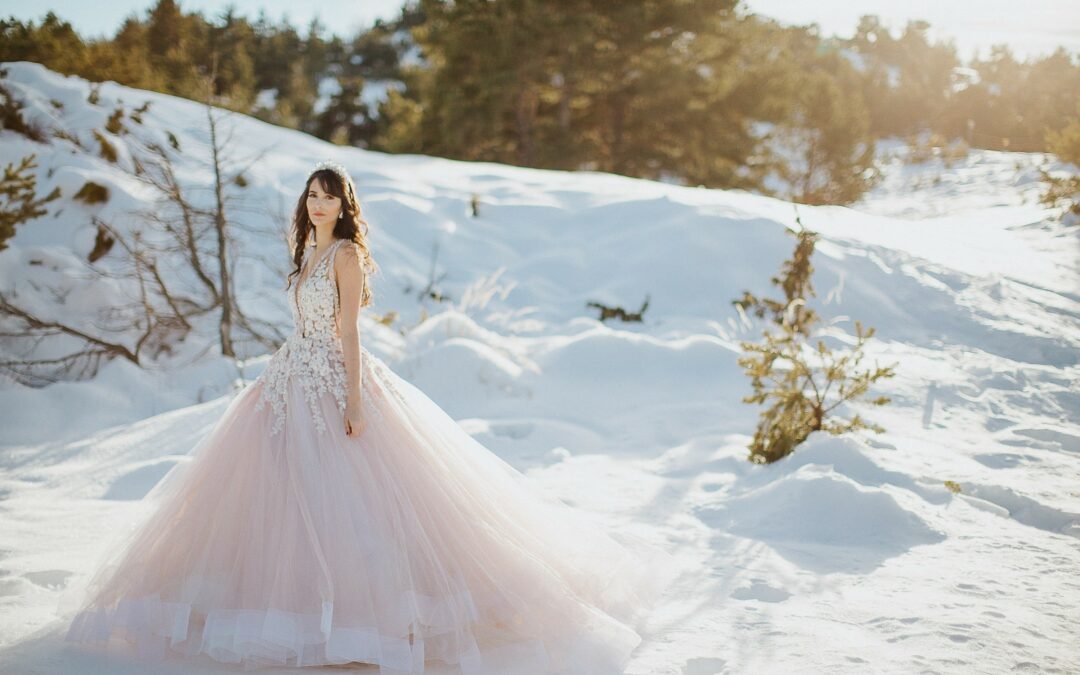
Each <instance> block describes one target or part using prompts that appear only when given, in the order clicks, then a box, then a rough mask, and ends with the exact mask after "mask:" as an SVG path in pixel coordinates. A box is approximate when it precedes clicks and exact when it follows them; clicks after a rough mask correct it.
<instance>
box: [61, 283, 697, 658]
mask: <svg viewBox="0 0 1080 675" xmlns="http://www.w3.org/2000/svg"><path fill="white" fill-rule="evenodd" d="M316 274H317V271H316ZM304 283H308V282H304ZM318 292H319V291H318V289H310V288H309V289H306V290H303V289H302V290H301V293H308V294H317V293H318ZM308 302H309V304H311V303H310V299H309V301H308ZM317 304H318V303H314V304H311V309H312V311H316V310H317ZM293 307H294V311H296V310H298V309H301V308H300V306H298V305H294V306H293ZM300 320H301V321H303V319H300ZM301 325H307V324H303V323H302V324H301ZM302 333H303V330H301V329H298V331H297V332H296V333H294V334H293V335H292V336H291V337H290V338H289V339H288V340H287V341H286V343H285V344H284V345H283V346H282V348H281V349H279V350H278V352H277V353H276V354H275V355H274V357H273V358H272V359H271V361H270V363H269V364H268V365H267V367H266V370H265V371H264V372H263V374H262V375H260V376H259V378H258V379H257V380H256V381H255V382H253V383H252V384H250V385H249V386H248V387H246V388H245V389H243V390H241V392H239V393H238V394H237V395H236V396H235V397H234V398H233V400H232V401H231V402H230V403H229V405H228V406H227V408H226V410H225V412H224V413H223V414H222V416H221V418H220V419H219V420H218V421H217V422H216V424H215V426H214V427H213V428H212V429H211V430H210V432H208V433H207V434H206V435H205V436H204V437H202V438H201V440H200V441H199V442H198V443H197V444H196V446H195V447H194V449H193V450H192V452H191V459H190V461H187V462H185V463H181V464H179V465H177V466H176V467H174V468H173V469H172V470H171V471H170V472H169V473H168V474H167V475H166V476H165V477H164V478H163V479H162V480H161V481H160V482H159V483H158V484H157V485H156V486H154V488H153V489H152V490H151V491H150V493H149V494H148V495H147V496H146V499H147V500H149V501H150V503H151V504H153V507H152V515H151V516H149V517H148V518H147V519H146V520H145V521H144V522H142V523H141V524H140V525H139V526H138V528H137V529H136V530H135V531H134V533H133V534H132V535H131V536H129V537H125V538H124V539H123V540H122V542H120V544H119V545H114V548H113V549H112V550H111V551H110V552H109V553H108V554H107V555H106V556H105V557H104V559H103V562H102V564H101V566H100V567H99V568H98V570H97V571H96V573H95V575H94V576H93V577H92V578H91V579H90V582H89V584H88V586H87V587H86V589H85V591H84V595H83V596H82V599H81V600H80V601H79V603H78V612H77V613H76V615H75V616H74V618H73V619H72V620H71V623H70V625H69V628H68V632H67V635H66V639H67V640H70V641H76V642H91V643H97V644H99V645H108V644H109V642H110V640H111V639H112V638H117V640H118V641H120V642H121V643H123V642H125V641H126V642H127V643H131V644H133V645H134V653H135V657H136V659H141V660H144V661H145V660H151V661H153V660H163V661H172V660H176V659H185V658H195V657H199V658H206V657H209V658H212V659H215V660H217V661H220V662H225V663H230V664H239V667H242V668H243V669H245V670H250V669H254V668H259V667H265V666H306V665H325V664H345V663H349V662H357V663H366V664H376V665H377V666H378V668H377V670H376V671H371V672H378V673H380V674H381V675H390V674H396V673H422V672H425V663H426V664H428V666H427V667H428V670H427V671H426V672H432V671H433V670H435V671H436V672H439V673H444V672H448V673H461V675H481V674H482V675H527V674H528V675H531V674H534V673H536V674H541V673H544V674H551V673H567V674H569V673H573V674H581V675H593V674H597V675H602V674H605V675H606V674H608V673H621V672H623V668H624V667H625V664H626V663H627V661H628V660H629V657H630V654H631V652H632V651H633V649H634V648H635V647H636V646H637V645H638V643H639V642H640V641H641V636H640V634H639V633H638V630H637V629H638V628H639V627H640V623H641V622H642V621H643V619H644V618H645V615H646V613H647V611H648V610H649V609H650V608H651V607H652V606H653V605H654V604H655V602H656V601H657V599H658V598H659V596H660V595H661V593H662V592H663V591H664V589H665V588H666V587H667V585H668V584H669V583H670V582H671V581H672V580H673V578H674V576H675V574H676V573H675V571H674V570H675V567H674V559H673V558H672V557H671V556H670V555H669V554H667V553H666V552H664V551H662V550H660V549H658V548H656V547H654V546H652V545H650V544H648V543H646V542H645V541H644V540H642V539H641V538H639V537H637V536H634V535H630V534H627V533H619V532H617V531H611V530H607V529H604V528H602V527H601V526H600V525H599V523H598V521H592V520H590V519H588V518H585V517H583V516H584V514H583V513H581V512H579V511H577V510H576V509H574V508H572V507H571V506H569V505H567V504H566V503H564V502H561V501H556V500H554V499H551V498H547V497H545V496H544V495H543V494H541V493H540V492H539V491H538V489H537V488H536V486H535V485H532V484H530V481H529V479H528V478H527V477H526V476H525V475H523V474H522V473H520V472H518V471H517V470H516V469H514V468H513V467H511V466H510V465H509V464H507V463H506V462H505V461H503V460H502V459H501V458H499V457H498V456H497V455H495V454H494V453H493V452H491V451H490V450H489V449H487V448H486V447H485V446H483V445H482V444H480V443H479V442H478V441H476V440H475V439H474V438H472V437H471V436H470V435H469V434H468V433H467V432H465V431H464V429H462V428H461V427H460V426H459V425H458V424H457V423H456V422H455V421H454V420H453V419H452V418H451V417H449V416H448V415H447V414H446V412H445V411H443V410H442V409H441V408H440V407H439V406H438V405H437V404H435V403H434V402H433V401H432V400H431V399H430V398H428V397H427V396H426V395H425V394H424V393H423V392H421V391H420V390H419V389H417V388H416V387H415V386H413V385H412V384H411V383H409V382H408V381H407V380H405V379H404V378H401V377H400V376H399V375H397V374H396V373H394V372H393V371H392V370H391V369H390V368H389V367H388V366H387V365H386V364H385V363H384V362H383V361H382V360H380V359H379V358H378V357H377V356H375V355H374V354H372V353H371V352H369V351H368V350H367V349H366V348H363V347H361V355H362V362H361V363H362V372H361V382H362V385H361V388H362V393H363V415H364V416H365V418H366V421H367V427H366V429H365V430H364V431H363V433H361V435H359V436H355V437H350V436H348V435H346V433H345V431H344V423H343V411H344V398H343V396H342V392H343V385H344V368H343V365H342V363H343V361H342V360H341V349H340V342H338V343H337V344H336V345H335V344H333V343H332V342H330V341H328V340H327V339H326V335H325V334H322V335H320V333H319V332H318V331H314V332H313V333H312V334H311V335H310V336H306V337H305V336H304V335H303V334H302ZM319 345H322V346H321V347H320V348H316V347H318V346H319ZM327 355H330V356H329V357H328V356H327ZM199 655H206V656H199ZM436 666H437V667H436ZM233 667H238V666H233ZM364 672H368V671H367V670H365V671H364Z"/></svg>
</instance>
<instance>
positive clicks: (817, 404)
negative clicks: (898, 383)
mask: <svg viewBox="0 0 1080 675" xmlns="http://www.w3.org/2000/svg"><path fill="white" fill-rule="evenodd" d="M796 220H798V218H796ZM799 224H800V225H802V223H801V222H799ZM795 236H797V237H798V239H799V241H798V244H797V245H796V246H795V254H794V256H793V257H792V258H791V259H790V260H785V261H784V264H783V266H782V268H781V275H780V276H779V277H773V278H772V280H771V281H772V283H773V284H774V285H776V286H779V287H780V288H781V289H783V292H784V300H782V301H781V300H771V299H768V298H757V297H755V296H754V295H753V294H751V293H750V292H749V291H744V292H743V297H742V298H740V299H738V300H733V301H732V304H734V305H735V306H736V308H738V311H739V312H740V314H742V315H743V316H744V317H745V316H746V314H747V313H748V312H751V311H752V312H753V313H754V315H755V316H757V317H758V318H765V317H766V316H769V317H770V319H771V321H772V323H773V324H775V326H776V329H775V330H769V329H768V328H767V329H765V330H764V331H762V335H763V338H764V341H763V342H761V343H753V342H742V343H741V346H742V349H743V351H744V355H743V356H741V357H739V361H738V363H739V365H740V366H742V367H743V368H744V369H745V370H746V375H747V376H748V377H749V378H750V380H751V383H752V385H753V388H754V393H753V394H751V395H749V396H745V397H743V399H742V400H743V402H744V403H757V404H763V405H767V406H768V407H767V408H766V409H765V410H763V411H762V412H761V414H760V418H759V420H758V427H757V430H756V431H755V433H754V438H753V440H752V441H751V443H750V454H749V456H748V457H747V459H749V460H750V461H751V462H754V463H756V464H768V463H771V462H775V461H776V460H778V459H781V458H782V457H786V456H787V455H789V454H791V452H792V451H794V450H795V448H796V446H798V445H799V444H800V443H802V442H803V441H805V440H806V439H807V437H808V436H809V435H810V434H811V433H813V432H814V431H827V432H828V433H830V434H834V435H838V434H842V433H845V432H847V431H854V430H856V429H870V430H873V431H875V432H877V433H881V432H883V431H885V429H884V428H882V427H881V426H879V425H877V424H874V423H873V422H868V421H866V420H864V419H863V418H862V417H861V416H860V415H858V414H855V415H854V416H853V417H852V418H851V419H841V418H837V417H836V415H835V414H834V413H833V411H834V410H836V408H837V407H838V406H840V405H842V404H844V403H847V402H849V401H855V400H856V399H860V398H863V397H865V395H866V394H867V392H868V391H869V389H870V386H871V385H872V384H874V383H875V382H877V381H878V380H879V379H882V378H887V377H892V376H893V375H894V374H895V373H894V370H893V368H894V367H895V365H896V364H893V366H886V367H878V366H876V365H875V367H874V368H872V369H860V367H859V364H860V362H861V361H862V359H863V346H864V345H865V343H866V341H867V340H868V339H870V338H871V337H873V335H874V329H873V328H867V329H864V328H863V325H862V323H861V322H859V321H855V338H856V341H855V344H854V346H853V347H851V348H850V349H849V350H848V351H845V352H842V353H835V352H834V351H833V350H832V349H831V348H829V347H827V346H826V345H825V342H824V341H823V340H821V339H818V340H817V346H816V347H815V346H813V345H811V344H810V343H811V341H812V337H813V335H812V327H813V325H814V323H816V322H817V321H818V320H819V317H818V315H817V313H816V312H814V310H813V309H811V308H810V307H808V306H807V303H806V300H807V298H808V297H813V296H816V293H815V292H814V289H813V286H812V285H811V282H810V277H811V275H812V274H813V271H814V267H813V265H812V264H811V263H810V256H811V255H812V254H813V252H814V242H815V241H816V239H817V233H815V232H811V231H809V230H807V229H806V228H803V229H802V230H801V231H800V232H798V233H796V234H795ZM889 401H890V399H889V397H887V396H879V397H877V398H874V399H870V400H869V401H868V402H869V403H871V404H873V405H885V404H886V403H888V402H889Z"/></svg>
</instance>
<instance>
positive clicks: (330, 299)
mask: <svg viewBox="0 0 1080 675" xmlns="http://www.w3.org/2000/svg"><path fill="white" fill-rule="evenodd" d="M341 241H344V240H339V241H338V242H335V243H334V244H333V245H332V248H331V250H329V251H327V252H326V254H325V255H323V256H322V258H321V259H320V260H319V261H318V262H317V263H316V265H315V268H314V269H313V270H311V272H310V273H308V274H307V278H305V279H303V280H302V281H300V282H299V284H298V285H297V286H296V287H295V288H294V289H292V290H291V291H290V293H289V306H290V308H291V309H292V313H293V321H294V323H295V325H296V330H295V331H294V332H293V334H292V335H290V336H289V337H288V338H287V339H286V341H285V344H283V345H282V346H281V347H280V348H279V349H278V350H277V352H275V353H274V355H273V356H272V357H271V358H270V362H269V363H268V364H267V366H266V370H265V371H264V372H263V373H262V375H261V376H260V377H259V379H261V380H262V381H263V384H262V391H261V393H260V395H259V400H258V402H257V403H256V406H255V410H262V408H263V407H264V406H265V405H266V404H267V403H269V404H270V405H271V407H272V409H273V411H274V415H273V417H274V421H273V424H272V426H271V429H270V434H271V435H274V434H277V433H278V432H279V431H281V428H282V425H283V424H284V422H285V405H286V400H287V389H286V387H287V385H288V381H289V378H290V377H295V378H296V379H297V380H298V381H299V382H300V384H301V386H302V387H303V390H304V397H305V399H306V400H307V403H308V408H309V409H310V411H311V416H312V420H313V422H314V425H315V428H316V429H317V430H318V431H319V433H323V432H325V431H326V429H327V426H326V420H325V419H323V414H322V411H321V410H322V409H321V408H320V407H319V397H320V396H322V395H323V394H331V395H332V396H333V397H334V400H335V402H336V403H337V408H338V410H339V411H340V412H341V413H342V414H344V413H345V404H346V396H347V379H346V371H345V354H344V352H343V351H342V347H341V339H340V338H339V337H338V333H337V308H338V295H337V284H336V281H335V279H334V275H333V266H332V264H331V263H332V261H333V259H334V254H335V253H336V251H337V248H339V247H340V245H341ZM305 262H306V260H305ZM301 269H302V270H303V267H302V268H301Z"/></svg>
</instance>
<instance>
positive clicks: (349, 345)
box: [334, 242, 366, 406]
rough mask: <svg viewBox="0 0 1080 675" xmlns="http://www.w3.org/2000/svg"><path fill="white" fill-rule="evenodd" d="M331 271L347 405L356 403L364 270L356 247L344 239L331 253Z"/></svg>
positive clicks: (358, 388)
mask: <svg viewBox="0 0 1080 675" xmlns="http://www.w3.org/2000/svg"><path fill="white" fill-rule="evenodd" d="M334 273H335V276H336V277H337V286H338V297H339V298H340V299H341V309H340V314H339V315H338V318H339V322H338V329H339V331H340V333H341V349H342V351H343V352H344V355H345V379H346V387H347V390H348V391H347V393H348V397H347V405H350V406H351V404H353V403H355V404H356V405H357V406H359V404H360V327H359V325H358V324H357V318H358V317H359V315H360V302H361V297H362V291H363V288H364V283H365V282H366V280H365V278H364V276H365V275H364V271H363V269H362V268H361V266H360V251H359V247H358V246H357V245H356V244H355V243H352V242H347V243H346V244H345V245H343V246H342V247H341V248H340V249H339V250H338V251H337V253H336V254H335V255H334Z"/></svg>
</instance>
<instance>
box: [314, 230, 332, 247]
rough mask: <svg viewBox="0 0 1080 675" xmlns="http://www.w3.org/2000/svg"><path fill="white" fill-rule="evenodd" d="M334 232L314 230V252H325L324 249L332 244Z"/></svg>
mask: <svg viewBox="0 0 1080 675" xmlns="http://www.w3.org/2000/svg"><path fill="white" fill-rule="evenodd" d="M334 238H335V237H334V231H333V230H332V229H327V230H323V231H321V232H320V231H319V230H318V229H316V230H315V250H316V251H325V250H326V247H327V246H329V245H330V244H333V243H334Z"/></svg>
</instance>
